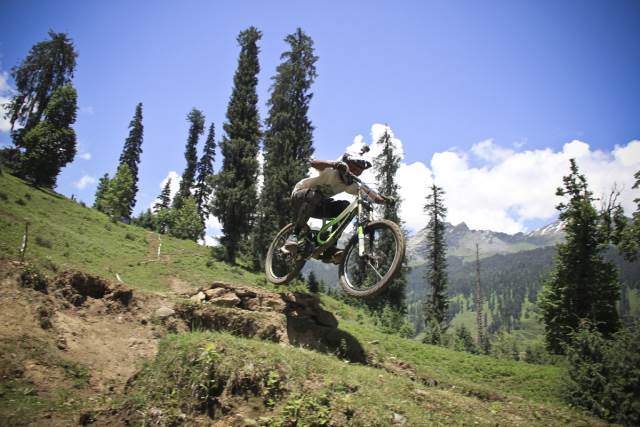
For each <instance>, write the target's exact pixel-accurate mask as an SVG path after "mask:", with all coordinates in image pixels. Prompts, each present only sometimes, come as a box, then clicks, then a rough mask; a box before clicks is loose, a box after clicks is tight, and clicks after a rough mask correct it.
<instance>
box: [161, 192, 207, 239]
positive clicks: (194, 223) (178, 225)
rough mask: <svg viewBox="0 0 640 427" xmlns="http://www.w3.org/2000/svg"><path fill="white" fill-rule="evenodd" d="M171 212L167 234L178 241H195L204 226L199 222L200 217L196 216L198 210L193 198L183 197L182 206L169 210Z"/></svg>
mask: <svg viewBox="0 0 640 427" xmlns="http://www.w3.org/2000/svg"><path fill="white" fill-rule="evenodd" d="M171 211H172V217H171V224H170V228H169V233H170V234H171V235H172V236H174V237H178V238H180V239H188V240H193V241H194V242H195V241H197V240H198V238H199V237H200V236H201V235H202V233H203V231H204V230H203V228H204V226H203V225H202V223H201V222H200V215H198V208H197V207H196V201H195V199H194V198H193V196H187V197H185V198H184V199H183V200H182V206H180V207H179V208H175V209H171Z"/></svg>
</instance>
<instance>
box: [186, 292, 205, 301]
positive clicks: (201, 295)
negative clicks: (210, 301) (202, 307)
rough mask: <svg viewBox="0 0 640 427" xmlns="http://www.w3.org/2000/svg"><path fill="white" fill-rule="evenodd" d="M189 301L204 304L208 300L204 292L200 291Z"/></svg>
mask: <svg viewBox="0 0 640 427" xmlns="http://www.w3.org/2000/svg"><path fill="white" fill-rule="evenodd" d="M189 299H190V300H191V301H194V302H202V301H204V300H205V299H207V296H206V295H205V294H204V292H202V291H200V292H198V293H197V294H195V295H193V296H192V297H191V298H189Z"/></svg>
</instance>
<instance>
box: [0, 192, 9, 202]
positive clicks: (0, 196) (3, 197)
mask: <svg viewBox="0 0 640 427" xmlns="http://www.w3.org/2000/svg"><path fill="white" fill-rule="evenodd" d="M8 198H9V196H7V193H3V192H2V191H0V200H2V201H6V200H7V199H8Z"/></svg>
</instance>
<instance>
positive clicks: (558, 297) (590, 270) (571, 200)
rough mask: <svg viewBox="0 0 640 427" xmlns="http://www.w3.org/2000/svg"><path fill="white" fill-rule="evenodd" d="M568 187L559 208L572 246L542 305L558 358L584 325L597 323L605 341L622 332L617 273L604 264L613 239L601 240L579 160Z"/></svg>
mask: <svg viewBox="0 0 640 427" xmlns="http://www.w3.org/2000/svg"><path fill="white" fill-rule="evenodd" d="M563 183H564V188H562V187H561V188H558V190H557V192H556V195H557V196H560V197H566V198H568V200H566V201H563V202H562V203H560V204H559V205H558V206H557V209H558V210H559V211H560V220H561V221H563V223H564V225H565V227H564V229H565V235H566V241H565V242H564V243H560V244H558V245H557V255H556V265H555V268H554V271H553V273H552V274H551V277H550V278H549V279H548V280H547V281H546V282H545V284H544V290H543V293H542V295H541V298H540V303H539V306H540V308H541V310H542V315H543V319H544V323H545V335H546V343H547V347H548V349H549V350H550V351H552V352H554V353H564V352H565V345H570V344H571V334H572V333H573V332H574V331H576V330H577V328H578V326H579V323H580V321H581V319H587V320H589V321H591V322H592V323H593V324H594V325H595V326H596V327H597V329H598V330H599V331H600V332H601V333H602V334H604V335H605V336H610V335H611V334H612V333H613V332H615V331H616V330H617V329H618V326H619V319H618V312H617V310H616V302H617V300H618V298H619V292H620V289H619V283H618V281H617V273H616V270H615V267H614V266H613V264H612V263H610V262H608V261H605V260H604V258H603V251H604V250H605V249H606V246H607V245H606V243H607V239H603V238H602V236H601V233H600V231H599V228H598V222H599V217H598V213H597V211H596V209H595V208H594V207H593V204H592V201H593V197H592V193H591V192H590V191H589V189H588V186H587V180H586V178H585V177H584V175H581V174H580V173H579V171H578V166H577V165H576V162H575V159H571V173H570V174H569V175H568V176H565V177H564V178H563Z"/></svg>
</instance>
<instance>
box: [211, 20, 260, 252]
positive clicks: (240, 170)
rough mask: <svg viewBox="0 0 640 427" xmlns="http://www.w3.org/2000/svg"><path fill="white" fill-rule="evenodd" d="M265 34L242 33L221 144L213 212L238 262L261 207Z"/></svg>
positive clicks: (252, 29) (223, 239) (224, 241)
mask: <svg viewBox="0 0 640 427" xmlns="http://www.w3.org/2000/svg"><path fill="white" fill-rule="evenodd" d="M261 37H262V33H261V32H260V31H258V30H257V29H256V28H255V27H250V28H248V29H247V30H245V31H242V32H241V33H240V35H239V36H238V38H237V41H238V44H239V45H240V56H239V59H238V69H237V70H236V73H235V76H234V87H233V91H232V93H231V99H230V100H229V105H228V107H227V121H226V122H225V123H224V126H223V128H224V131H225V135H224V137H223V138H222V142H221V143H220V152H221V153H222V156H223V161H222V169H221V171H220V172H219V173H218V175H217V176H216V179H215V181H214V188H215V192H216V197H215V198H214V199H213V202H212V205H211V212H212V213H213V214H214V215H215V216H217V217H218V219H219V220H220V223H221V224H222V232H223V236H222V237H221V239H220V243H221V244H222V245H223V246H224V248H225V254H226V260H227V261H229V262H232V263H234V262H235V259H236V256H237V253H238V251H239V249H240V246H241V243H243V239H244V238H246V237H247V236H248V235H249V234H250V232H251V226H252V223H253V216H254V213H255V211H256V205H257V190H256V181H257V177H258V167H259V165H258V159H257V155H258V148H259V144H260V118H259V116H258V106H257V104H258V94H257V92H256V86H257V84H258V72H259V71H260V65H259V63H258V52H259V48H258V45H257V42H258V40H260V38H261Z"/></svg>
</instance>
